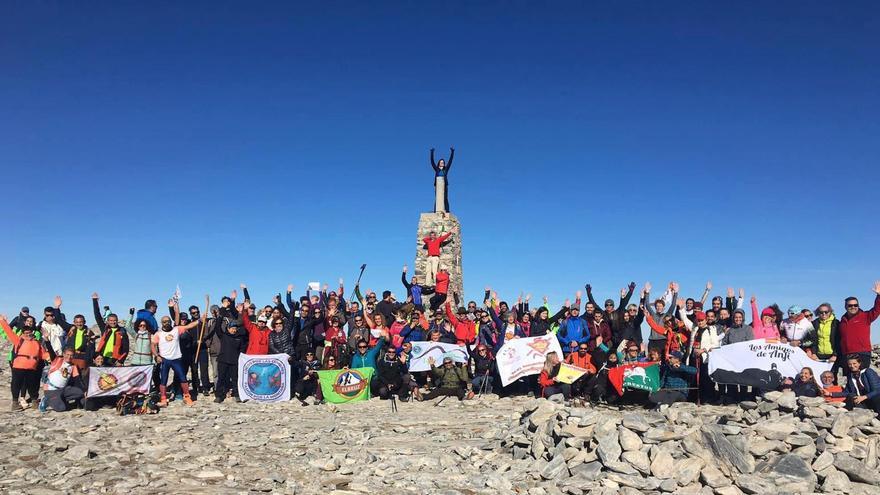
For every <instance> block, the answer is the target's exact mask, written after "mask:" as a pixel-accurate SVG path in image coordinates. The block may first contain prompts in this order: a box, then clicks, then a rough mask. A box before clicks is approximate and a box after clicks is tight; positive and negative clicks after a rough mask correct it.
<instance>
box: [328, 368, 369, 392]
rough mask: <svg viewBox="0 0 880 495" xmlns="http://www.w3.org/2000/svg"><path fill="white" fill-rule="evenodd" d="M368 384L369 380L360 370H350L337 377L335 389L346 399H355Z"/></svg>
mask: <svg viewBox="0 0 880 495" xmlns="http://www.w3.org/2000/svg"><path fill="white" fill-rule="evenodd" d="M367 385H368V382H367V380H366V379H365V378H364V375H363V374H362V373H361V372H360V371H357V370H348V371H344V372H342V373H340V374H339V376H337V377H336V383H334V384H333V391H334V392H336V393H337V394H339V395H341V396H343V397H345V398H346V399H354V398H355V397H357V396H358V395H360V393H361V392H363V390H364V389H365V388H367Z"/></svg>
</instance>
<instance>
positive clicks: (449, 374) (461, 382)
mask: <svg viewBox="0 0 880 495" xmlns="http://www.w3.org/2000/svg"><path fill="white" fill-rule="evenodd" d="M428 364H430V365H431V374H432V375H433V377H434V382H435V383H436V384H437V388H435V389H434V390H432V391H430V392H428V393H427V394H425V395H424V399H425V400H431V399H436V398H437V397H440V396H441V395H445V396H448V397H453V396H454V397H458V400H464V399H465V398H468V399H471V398H473V396H474V393H473V391H471V390H468V384H469V381H468V375H467V371H466V370H465V369H464V368H463V367H460V366H456V365H455V363H454V362H453V361H452V358H451V357H449V356H447V357H444V358H443V366H442V367H440V368H438V367H436V366H434V364H435V361H434V358H431V357H429V358H428Z"/></svg>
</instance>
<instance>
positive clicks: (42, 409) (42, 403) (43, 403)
mask: <svg viewBox="0 0 880 495" xmlns="http://www.w3.org/2000/svg"><path fill="white" fill-rule="evenodd" d="M48 405H49V401H48V400H46V397H45V396H43V398H42V399H40V405H39V406H38V407H37V409H39V410H40V412H41V413H44V412H46V408H47V406H48Z"/></svg>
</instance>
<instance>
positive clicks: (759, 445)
mask: <svg viewBox="0 0 880 495" xmlns="http://www.w3.org/2000/svg"><path fill="white" fill-rule="evenodd" d="M501 446H502V447H503V448H505V449H508V451H509V452H510V453H511V455H512V457H513V459H515V461H514V462H516V463H522V464H517V465H515V466H513V467H512V468H511V471H513V472H516V470H517V469H521V470H522V474H521V475H519V476H517V477H515V478H514V479H511V480H509V481H510V483H511V486H512V487H514V489H516V487H518V486H520V487H529V486H531V487H532V488H526V490H528V493H532V489H534V488H540V489H541V490H543V491H545V492H547V493H557V492H561V493H570V494H578V495H580V494H582V493H600V494H616V493H631V494H639V493H682V494H705V495H710V494H718V495H735V494H741V493H747V494H770V493H814V492H821V493H845V494H849V495H859V494H880V458H878V451H880V449H878V446H880V420H878V419H877V417H876V415H875V414H874V413H873V412H872V411H870V410H867V409H855V410H853V411H849V412H848V411H846V409H844V408H843V405H842V404H840V403H828V402H826V401H825V400H824V399H823V398H821V397H819V398H808V397H800V398H798V397H795V395H794V394H793V393H792V392H768V393H767V394H765V395H764V397H763V398H759V399H758V400H757V401H756V402H753V401H745V402H741V403H739V404H738V405H736V406H724V407H721V406H703V407H700V408H698V407H697V406H696V404H693V403H678V404H674V405H672V406H669V407H666V406H664V407H662V408H661V409H660V410H659V411H647V410H642V409H639V410H632V411H623V412H620V411H617V410H616V409H608V410H604V409H590V408H569V407H564V406H562V405H561V404H558V403H555V402H551V401H546V400H535V401H532V402H530V403H528V404H527V405H526V406H525V407H524V408H523V409H522V410H521V411H520V413H519V414H518V418H516V419H515V420H514V421H513V423H512V426H511V428H510V430H509V431H508V433H507V435H506V437H505V438H504V439H503V440H502V442H501ZM517 478H519V479H517Z"/></svg>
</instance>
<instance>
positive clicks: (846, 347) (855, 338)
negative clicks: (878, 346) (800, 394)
mask: <svg viewBox="0 0 880 495" xmlns="http://www.w3.org/2000/svg"><path fill="white" fill-rule="evenodd" d="M874 293H875V294H877V297H876V298H875V299H874V307H873V308H871V309H870V310H868V311H863V310H861V309H859V300H858V299H857V298H855V297H848V298H846V301H845V302H844V304H845V305H846V314H845V315H843V318H841V319H840V327H839V328H840V329H839V332H840V349H841V351H842V354H843V355H844V356H847V355H849V354H858V355H859V356H861V358H862V366H863V367H865V366H866V365H868V364H869V363H870V362H871V322H873V321H874V320H876V319H877V317H878V316H880V280H878V281H877V282H874Z"/></svg>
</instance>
